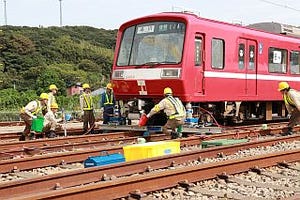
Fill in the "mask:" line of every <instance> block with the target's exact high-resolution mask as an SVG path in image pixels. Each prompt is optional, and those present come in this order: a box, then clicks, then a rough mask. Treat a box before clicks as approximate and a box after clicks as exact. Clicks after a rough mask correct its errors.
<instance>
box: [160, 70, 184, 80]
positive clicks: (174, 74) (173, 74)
mask: <svg viewBox="0 0 300 200" xmlns="http://www.w3.org/2000/svg"><path fill="white" fill-rule="evenodd" d="M179 77H180V69H162V73H161V78H179Z"/></svg>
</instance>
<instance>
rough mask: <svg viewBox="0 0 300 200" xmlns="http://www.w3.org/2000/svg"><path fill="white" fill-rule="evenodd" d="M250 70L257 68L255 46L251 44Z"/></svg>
mask: <svg viewBox="0 0 300 200" xmlns="http://www.w3.org/2000/svg"><path fill="white" fill-rule="evenodd" d="M248 69H249V70H254V69H255V46H254V45H250V46H249V66H248Z"/></svg>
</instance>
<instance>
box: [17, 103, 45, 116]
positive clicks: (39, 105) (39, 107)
mask: <svg viewBox="0 0 300 200" xmlns="http://www.w3.org/2000/svg"><path fill="white" fill-rule="evenodd" d="M36 103H37V107H36V108H35V110H34V111H33V112H32V114H33V115H38V114H40V112H41V110H42V109H44V108H45V107H42V105H41V102H40V101H38V100H36ZM20 112H21V113H25V107H23V108H22V109H21V111H20Z"/></svg>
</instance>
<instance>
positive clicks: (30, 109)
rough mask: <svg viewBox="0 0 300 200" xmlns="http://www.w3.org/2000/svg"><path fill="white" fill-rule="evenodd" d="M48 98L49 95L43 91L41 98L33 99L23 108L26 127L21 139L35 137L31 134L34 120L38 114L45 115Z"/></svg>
mask: <svg viewBox="0 0 300 200" xmlns="http://www.w3.org/2000/svg"><path fill="white" fill-rule="evenodd" d="M48 98H49V96H48V94H47V93H42V94H41V95H40V97H39V100H35V101H31V102H29V103H28V104H27V105H26V106H25V107H23V108H22V109H21V111H20V117H21V119H23V120H24V122H25V129H24V131H23V133H22V135H21V137H20V141H24V140H27V139H33V138H34V135H29V133H30V129H31V125H32V120H33V119H36V118H37V117H38V116H43V112H44V113H45V112H47V102H48Z"/></svg>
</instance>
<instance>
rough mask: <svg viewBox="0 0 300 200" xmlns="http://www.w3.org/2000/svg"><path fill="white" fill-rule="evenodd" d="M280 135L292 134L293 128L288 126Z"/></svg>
mask: <svg viewBox="0 0 300 200" xmlns="http://www.w3.org/2000/svg"><path fill="white" fill-rule="evenodd" d="M281 135H282V136H287V135H293V128H291V127H288V129H287V131H285V132H283V133H282V134H281Z"/></svg>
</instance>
